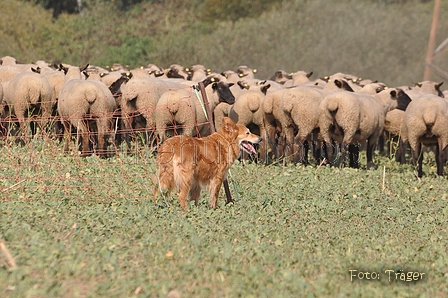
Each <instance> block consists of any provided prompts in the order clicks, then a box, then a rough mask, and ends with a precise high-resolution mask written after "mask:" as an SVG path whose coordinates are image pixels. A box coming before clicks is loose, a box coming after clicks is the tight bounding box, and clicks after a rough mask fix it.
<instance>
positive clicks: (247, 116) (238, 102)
mask: <svg viewBox="0 0 448 298" xmlns="http://www.w3.org/2000/svg"><path fill="white" fill-rule="evenodd" d="M269 87H270V85H269V84H268V85H262V86H261V87H260V86H259V87H258V88H251V89H250V90H246V91H243V92H241V93H240V94H239V95H238V97H236V99H235V103H234V104H233V106H231V107H230V109H229V111H228V115H229V118H230V119H232V120H233V122H235V123H237V124H241V125H244V126H246V127H249V128H250V129H251V131H253V132H254V133H256V134H257V135H260V136H262V141H261V142H260V161H261V162H262V163H265V162H267V158H266V157H267V156H266V153H267V148H266V137H265V136H266V129H265V125H264V110H263V101H264V98H265V95H266V92H267V90H268V89H269ZM222 104H224V103H222ZM220 118H221V117H220ZM217 121H222V118H221V119H219V120H218V119H215V123H216V122H217Z"/></svg>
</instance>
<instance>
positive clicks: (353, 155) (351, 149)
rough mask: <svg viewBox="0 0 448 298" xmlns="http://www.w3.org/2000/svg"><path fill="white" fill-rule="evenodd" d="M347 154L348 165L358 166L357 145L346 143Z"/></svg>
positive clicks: (356, 167)
mask: <svg viewBox="0 0 448 298" xmlns="http://www.w3.org/2000/svg"><path fill="white" fill-rule="evenodd" d="M348 154H349V159H350V167H351V168H355V169H358V168H359V146H358V145H356V144H350V145H348Z"/></svg>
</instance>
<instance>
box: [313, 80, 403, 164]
mask: <svg viewBox="0 0 448 298" xmlns="http://www.w3.org/2000/svg"><path fill="white" fill-rule="evenodd" d="M400 93H404V92H403V90H401V89H398V90H397V89H394V88H391V89H386V90H383V91H381V92H379V93H377V94H375V95H369V94H359V93H356V92H345V91H339V92H333V93H331V94H329V95H327V96H326V97H325V98H324V99H323V100H322V102H321V104H320V109H321V115H320V118H319V127H320V133H321V136H322V138H323V139H324V141H325V142H326V144H331V143H332V141H333V140H335V141H336V142H338V143H339V144H341V154H342V160H341V162H342V165H345V159H346V153H347V149H348V147H349V145H352V146H355V145H356V144H357V143H359V142H364V141H366V140H367V169H370V168H371V167H372V166H374V164H373V150H374V146H375V143H376V142H377V140H378V138H379V136H380V134H381V133H382V131H383V127H384V118H385V116H386V113H387V112H388V111H390V110H392V109H394V108H396V107H397V106H398V105H399V102H398V100H406V99H405V97H403V96H400V97H399V94H400ZM402 95H403V94H402ZM407 99H408V100H409V101H410V99H409V97H407ZM409 101H408V102H409ZM400 104H401V103H400ZM354 152H355V154H353V155H350V166H351V167H358V166H359V164H358V156H357V155H358V152H359V151H357V150H355V151H354ZM327 155H328V157H329V160H330V162H331V163H333V162H334V158H333V152H332V148H329V147H327Z"/></svg>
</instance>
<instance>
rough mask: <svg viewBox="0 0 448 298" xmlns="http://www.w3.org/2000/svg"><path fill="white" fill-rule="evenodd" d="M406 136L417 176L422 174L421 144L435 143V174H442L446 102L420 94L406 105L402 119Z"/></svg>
mask: <svg viewBox="0 0 448 298" xmlns="http://www.w3.org/2000/svg"><path fill="white" fill-rule="evenodd" d="M403 123H404V127H405V130H406V138H407V141H408V142H409V145H410V147H411V149H412V152H413V159H414V161H415V162H416V163H417V176H418V177H419V178H420V177H422V176H423V171H422V161H423V156H422V155H423V154H422V144H423V145H426V146H428V145H436V164H437V175H439V176H442V175H443V162H444V156H443V150H444V149H445V148H446V147H447V145H448V103H447V101H446V100H445V99H443V98H441V97H439V96H437V95H432V94H426V95H422V96H420V97H419V98H418V99H416V100H413V101H412V102H411V103H410V104H409V105H408V107H407V109H406V111H405V113H404V119H403Z"/></svg>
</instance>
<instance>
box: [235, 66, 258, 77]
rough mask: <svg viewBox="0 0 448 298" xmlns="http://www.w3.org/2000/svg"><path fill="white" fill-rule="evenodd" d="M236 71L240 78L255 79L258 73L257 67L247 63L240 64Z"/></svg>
mask: <svg viewBox="0 0 448 298" xmlns="http://www.w3.org/2000/svg"><path fill="white" fill-rule="evenodd" d="M236 72H237V73H238V76H239V77H240V78H245V79H246V80H248V79H255V74H256V73H257V69H255V68H254V69H252V68H250V67H248V66H246V65H241V66H238V68H237V70H236Z"/></svg>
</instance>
